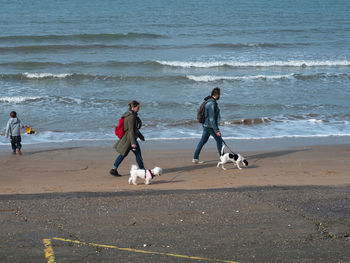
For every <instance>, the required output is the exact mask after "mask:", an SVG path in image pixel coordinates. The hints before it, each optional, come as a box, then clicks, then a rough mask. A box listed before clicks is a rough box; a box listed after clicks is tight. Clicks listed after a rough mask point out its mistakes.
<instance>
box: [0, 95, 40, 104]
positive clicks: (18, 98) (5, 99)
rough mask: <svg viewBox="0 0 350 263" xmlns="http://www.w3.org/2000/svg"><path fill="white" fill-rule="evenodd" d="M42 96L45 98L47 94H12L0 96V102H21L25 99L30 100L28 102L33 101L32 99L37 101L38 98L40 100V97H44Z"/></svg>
mask: <svg viewBox="0 0 350 263" xmlns="http://www.w3.org/2000/svg"><path fill="white" fill-rule="evenodd" d="M44 98H47V96H44V97H39V96H36V97H35V96H34V97H31V96H28V97H27V96H13V97H0V102H3V103H15V104H16V103H23V102H26V101H30V102H33V101H38V100H41V99H44Z"/></svg>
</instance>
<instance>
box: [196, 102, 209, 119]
mask: <svg viewBox="0 0 350 263" xmlns="http://www.w3.org/2000/svg"><path fill="white" fill-rule="evenodd" d="M207 102H208V101H207V100H205V101H203V102H202V104H201V106H200V107H199V109H198V110H197V120H198V121H199V123H204V122H205V105H206V104H207Z"/></svg>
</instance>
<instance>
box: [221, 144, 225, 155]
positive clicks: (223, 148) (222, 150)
mask: <svg viewBox="0 0 350 263" xmlns="http://www.w3.org/2000/svg"><path fill="white" fill-rule="evenodd" d="M224 150H225V144H223V145H222V147H221V156H222V155H224Z"/></svg>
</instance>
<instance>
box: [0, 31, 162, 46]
mask: <svg viewBox="0 0 350 263" xmlns="http://www.w3.org/2000/svg"><path fill="white" fill-rule="evenodd" d="M160 38H168V37H167V36H164V35H159V34H152V33H132V32H130V33H125V34H123V33H116V34H73V35H36V36H35V35H34V36H30V35H26V36H1V37H0V41H1V42H3V43H4V42H9V41H11V42H19V41H22V42H38V41H41V42H42V41H54V42H56V41H72V40H74V41H77V40H78V41H101V42H104V41H113V40H124V39H125V40H130V39H160Z"/></svg>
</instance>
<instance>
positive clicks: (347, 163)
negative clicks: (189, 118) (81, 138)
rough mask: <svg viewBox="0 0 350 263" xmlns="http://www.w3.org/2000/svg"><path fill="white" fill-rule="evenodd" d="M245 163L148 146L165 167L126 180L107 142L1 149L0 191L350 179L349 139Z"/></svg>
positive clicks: (152, 160)
mask: <svg viewBox="0 0 350 263" xmlns="http://www.w3.org/2000/svg"><path fill="white" fill-rule="evenodd" d="M242 154H243V155H244V156H245V157H246V158H247V159H248V160H249V167H247V168H243V170H238V169H237V168H236V167H234V166H233V164H227V165H226V168H227V170H226V171H224V170H222V169H221V168H216V164H217V162H218V157H217V153H216V151H215V149H213V148H210V149H203V151H202V154H201V159H202V160H204V161H205V163H204V164H198V165H195V164H192V163H191V160H192V155H193V150H190V149H146V150H143V158H144V161H145V164H146V165H147V168H153V167H154V166H155V165H157V166H160V167H162V168H163V169H164V174H163V175H162V176H161V177H156V178H154V180H153V181H152V184H151V185H144V182H143V181H142V180H139V181H138V182H139V185H137V186H134V185H129V184H128V173H129V169H130V165H131V164H133V163H136V162H135V157H134V155H133V154H132V153H130V155H129V156H128V157H127V158H126V159H125V160H124V162H123V163H122V165H121V166H120V169H119V172H120V173H121V174H122V175H123V176H122V177H113V176H111V175H109V170H110V168H111V167H112V165H113V163H114V160H115V158H116V156H117V154H116V152H115V151H114V150H113V149H112V148H110V147H94V148H87V147H82V148H61V149H29V150H25V151H24V154H23V155H22V156H19V155H11V154H9V152H8V151H6V152H5V151H2V152H1V153H0V180H1V184H0V194H30V193H48V192H90V191H91V192H95V191H98V192H104V191H108V192H115V191H133V190H145V189H148V190H168V189H172V190H173V189H213V188H236V187H243V186H273V185H276V186H281V185H288V186H302V185H303V186H304V185H334V186H336V185H350V172H349V171H350V145H330V146H310V147H301V148H296V149H290V150H278V151H263V152H243V153H242Z"/></svg>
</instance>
